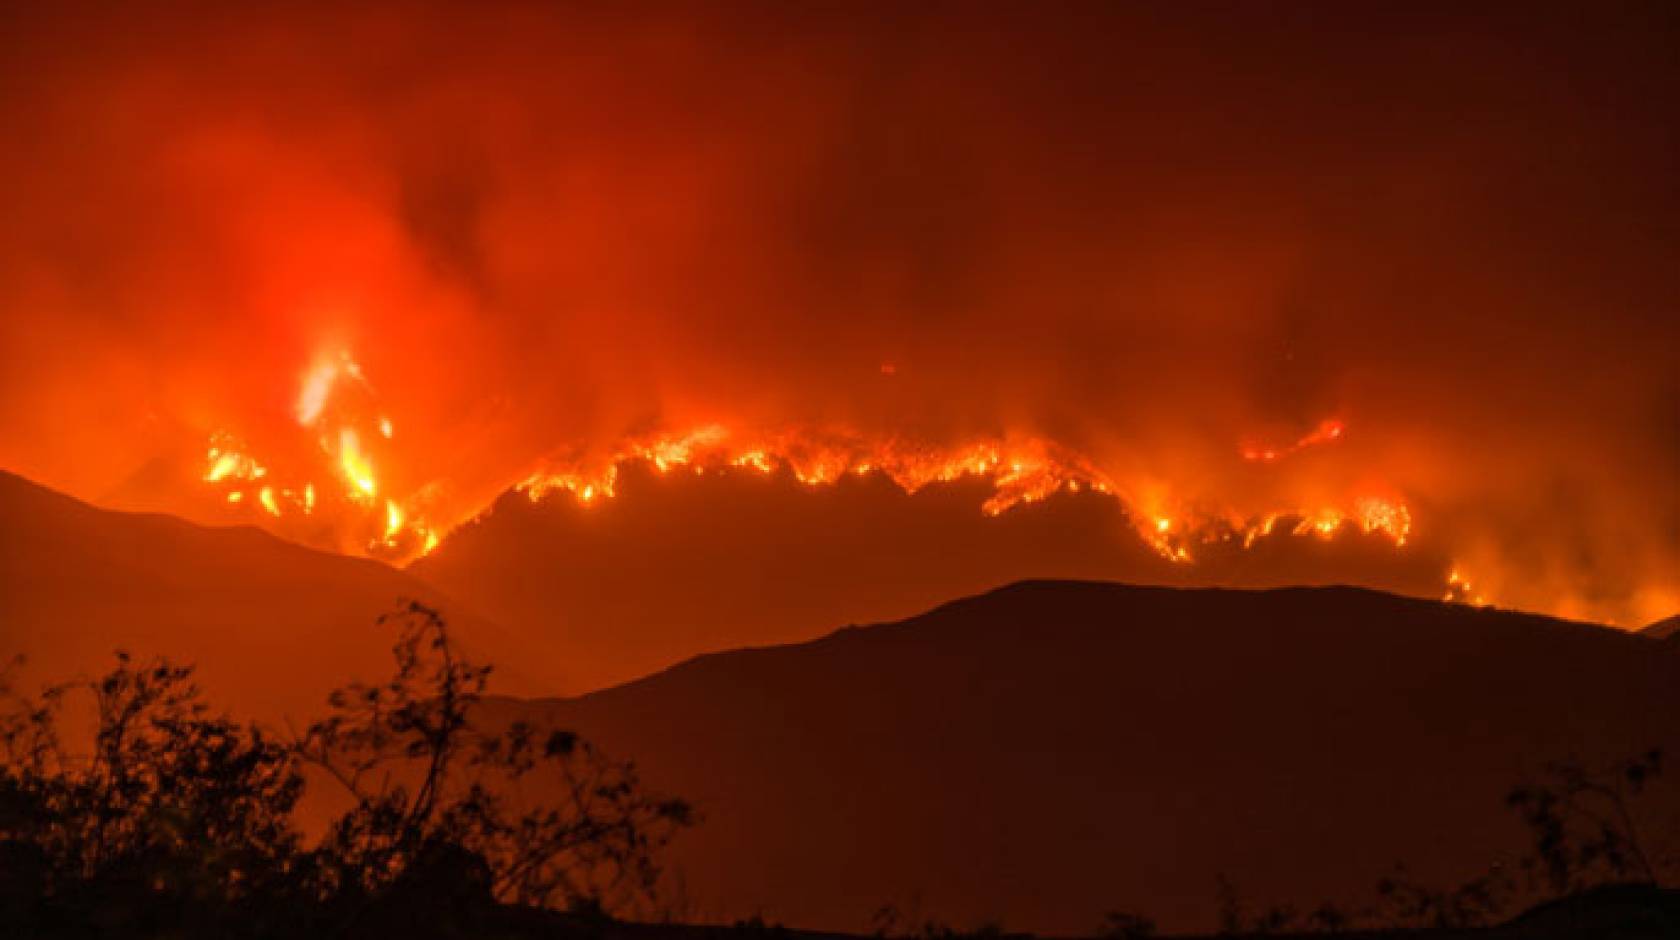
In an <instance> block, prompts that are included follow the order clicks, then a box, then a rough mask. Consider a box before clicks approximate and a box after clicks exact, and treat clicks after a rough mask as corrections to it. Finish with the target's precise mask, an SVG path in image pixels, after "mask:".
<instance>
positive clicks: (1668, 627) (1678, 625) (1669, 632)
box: [1639, 614, 1680, 640]
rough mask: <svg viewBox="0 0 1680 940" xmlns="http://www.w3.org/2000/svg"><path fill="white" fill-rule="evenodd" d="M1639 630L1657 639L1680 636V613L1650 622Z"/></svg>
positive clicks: (1670, 638)
mask: <svg viewBox="0 0 1680 940" xmlns="http://www.w3.org/2000/svg"><path fill="white" fill-rule="evenodd" d="M1639 632H1640V633H1642V634H1644V635H1645V636H1648V637H1651V638H1652V639H1656V640H1672V639H1674V638H1675V637H1680V614H1675V615H1674V616H1672V617H1669V618H1666V619H1664V620H1659V621H1657V622H1656V623H1653V624H1649V625H1647V626H1646V627H1645V628H1644V629H1643V630H1640V631H1639Z"/></svg>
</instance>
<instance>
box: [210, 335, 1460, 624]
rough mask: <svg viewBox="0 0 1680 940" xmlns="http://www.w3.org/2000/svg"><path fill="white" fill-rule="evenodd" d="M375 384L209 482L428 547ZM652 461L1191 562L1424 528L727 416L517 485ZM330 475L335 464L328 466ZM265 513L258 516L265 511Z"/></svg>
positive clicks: (1062, 461)
mask: <svg viewBox="0 0 1680 940" xmlns="http://www.w3.org/2000/svg"><path fill="white" fill-rule="evenodd" d="M374 398H375V396H374V394H373V387H372V385H371V384H370V383H369V381H368V379H367V378H366V376H365V375H364V373H363V371H362V369H361V367H360V365H358V364H357V363H356V362H355V360H354V359H352V358H351V357H350V356H349V355H348V354H345V353H339V354H337V355H335V356H332V357H328V358H325V359H323V360H322V361H321V362H320V363H318V364H317V365H316V366H314V367H313V368H311V369H310V370H308V371H307V372H306V373H304V375H303V378H302V381H301V386H300V388H299V390H298V394H297V399H296V402H295V406H294V414H295V417H296V419H297V423H298V426H299V427H300V428H301V429H302V431H303V432H305V433H308V434H311V435H313V440H314V443H315V445H316V446H315V450H316V453H317V457H318V458H319V459H318V461H317V462H316V466H315V468H314V471H313V472H312V473H311V474H308V475H304V476H302V477H298V476H290V475H285V474H279V473H277V472H274V471H271V470H270V468H269V466H268V465H266V464H265V463H263V462H260V461H259V460H257V459H256V458H255V457H253V456H252V455H251V454H250V453H249V452H248V449H247V448H246V447H245V446H244V444H243V443H242V442H241V441H240V440H239V439H238V438H236V437H234V436H232V435H230V434H227V433H225V432H219V433H217V434H215V435H213V436H212V438H211V442H210V445H209V449H208V451H207V453H206V464H205V470H204V473H203V479H204V481H205V482H206V483H208V484H211V485H213V486H216V487H218V488H220V490H221V492H222V493H223V496H224V501H225V503H227V504H229V505H231V506H235V507H240V506H251V507H252V510H251V511H254V512H258V513H262V514H266V515H267V516H268V517H269V518H270V519H271V520H272V524H273V525H277V526H278V527H280V528H281V529H282V534H285V533H284V527H285V525H287V524H290V523H293V522H295V521H297V520H299V519H302V518H310V517H320V516H322V515H328V516H331V517H332V524H333V525H334V526H336V527H337V528H339V529H340V530H343V531H348V532H350V533H352V535H351V537H350V538H349V539H348V540H344V541H341V545H340V547H341V549H342V550H346V551H350V552H355V553H359V554H366V555H372V556H377V557H383V558H387V559H391V560H398V561H401V560H407V559H411V558H413V557H416V556H418V555H421V554H424V553H426V552H430V551H431V550H433V549H434V548H436V547H437V545H438V544H439V543H440V542H441V540H442V538H443V536H444V535H445V534H447V532H448V529H449V528H450V527H452V525H454V524H457V523H459V522H462V521H465V520H463V519H455V520H449V521H448V522H447V523H442V524H440V523H439V522H438V521H436V520H432V519H430V518H428V516H427V513H426V509H427V506H426V502H427V500H426V499H425V498H424V496H425V490H424V489H422V490H421V491H420V492H418V493H411V494H406V495H404V494H398V493H392V492H388V491H387V490H386V487H385V486H384V485H383V484H382V481H381V478H380V474H379V458H378V457H377V455H376V453H375V448H374V446H373V445H375V444H377V443H381V442H385V441H390V440H391V439H392V437H393V436H394V434H395V426H394V424H393V422H392V421H391V419H390V418H389V417H387V416H385V415H383V414H380V413H378V411H377V409H376V407H375V402H374ZM1345 430H1346V428H1345V425H1344V424H1343V423H1342V422H1341V421H1339V420H1326V421H1323V422H1321V423H1320V424H1319V425H1318V426H1317V427H1316V428H1315V429H1314V430H1313V431H1312V432H1311V433H1309V434H1307V435H1305V436H1303V437H1301V438H1299V439H1297V440H1296V441H1295V442H1294V443H1293V444H1291V445H1289V446H1287V447H1281V448H1269V449H1268V448H1259V449H1255V448H1245V449H1243V451H1242V456H1243V457H1244V458H1245V459H1248V460H1257V461H1262V462H1270V461H1274V460H1277V459H1279V458H1280V457H1282V456H1287V455H1288V454H1292V453H1295V452H1297V451H1300V450H1302V449H1304V448H1308V447H1314V446H1318V445H1322V444H1327V443H1330V442H1333V441H1337V440H1340V439H1341V438H1342V436H1343V434H1344V433H1345ZM634 465H642V466H645V467H647V468H650V469H651V470H653V471H654V472H655V473H656V474H659V475H668V474H676V473H692V474H707V473H750V474H755V475H761V476H771V475H776V474H786V475H787V476H788V477H790V478H791V479H793V480H796V481H797V482H799V483H800V484H802V485H805V486H809V487H820V486H827V485H831V484H834V483H836V482H837V481H839V480H841V479H843V478H845V477H848V476H879V477H881V478H884V479H886V480H888V481H890V482H891V483H892V484H893V485H895V486H897V487H898V488H899V489H901V490H902V491H904V492H905V493H910V494H914V493H916V492H918V491H920V490H922V489H924V488H926V487H928V486H930V485H933V484H936V483H950V482H955V481H960V480H977V481H981V482H983V483H985V484H987V485H988V486H989V488H990V493H989V495H988V496H986V498H985V499H984V500H983V501H982V502H981V504H980V506H979V509H980V511H981V512H983V513H985V514H986V515H988V516H998V515H1001V514H1003V513H1006V512H1009V511H1010V510H1012V509H1015V508H1017V507H1020V506H1023V505H1027V504H1031V503H1035V502H1038V501H1041V500H1044V499H1046V498H1048V497H1050V496H1052V495H1054V494H1057V493H1064V492H1065V493H1070V494H1071V493H1083V492H1089V493H1094V494H1099V495H1102V496H1106V497H1109V498H1112V499H1115V500H1118V501H1119V502H1120V503H1121V504H1122V505H1123V506H1124V507H1125V509H1126V512H1127V515H1128V517H1129V518H1130V519H1131V520H1132V524H1133V528H1134V529H1135V530H1136V532H1137V534H1138V536H1139V537H1140V538H1141V539H1142V540H1143V542H1144V543H1145V544H1147V545H1148V546H1150V548H1151V549H1153V550H1154V551H1155V552H1156V553H1157V554H1158V555H1160V556H1161V557H1162V558H1165V559H1167V560H1169V561H1172V562H1174V563H1179V564H1190V563H1193V562H1194V561H1195V560H1196V559H1197V553H1198V550H1199V548H1200V547H1202V546H1206V545H1210V544H1213V543H1216V542H1218V543H1228V542H1235V543H1237V544H1240V545H1241V546H1242V547H1243V548H1245V549H1246V548H1249V547H1252V546H1253V545H1254V544H1255V543H1256V542H1257V541H1259V540H1260V539H1263V538H1266V537H1268V536H1271V535H1273V534H1275V533H1283V534H1287V535H1290V536H1296V537H1312V538H1319V539H1324V540H1330V539H1334V538H1336V537H1338V536H1339V535H1340V534H1342V533H1343V532H1356V533H1361V534H1364V535H1368V536H1377V537H1380V538H1383V539H1385V540H1386V541H1388V542H1389V543H1391V544H1392V545H1393V546H1394V547H1395V548H1400V547H1403V546H1405V545H1406V544H1407V543H1408V540H1409V538H1410V537H1411V534H1412V527H1413V519H1412V512H1411V510H1410V509H1409V508H1408V507H1407V505H1406V504H1405V503H1404V502H1403V501H1401V500H1399V499H1396V498H1393V497H1391V496H1379V495H1364V496H1359V497H1356V498H1354V499H1352V500H1351V501H1350V502H1348V503H1347V504H1345V505H1320V506H1312V507H1307V508H1301V507H1286V508H1279V509H1277V510H1275V511H1271V512H1267V513H1262V514H1258V515H1252V516H1249V515H1242V514H1239V513H1236V512H1234V511H1210V510H1208V509H1207V508H1206V507H1204V506H1200V505H1189V504H1185V505H1179V504H1175V503H1174V502H1172V501H1171V500H1169V499H1166V498H1164V497H1162V496H1161V495H1160V493H1158V492H1156V491H1154V490H1151V491H1149V494H1148V496H1147V497H1145V496H1143V495H1140V494H1139V493H1136V492H1130V491H1128V490H1127V489H1126V488H1125V487H1123V486H1122V485H1121V484H1120V483H1119V482H1117V481H1116V480H1115V479H1114V478H1112V477H1111V476H1110V475H1109V474H1107V473H1105V472H1104V471H1103V469H1102V468H1101V467H1099V466H1098V465H1097V464H1096V463H1095V462H1094V461H1092V460H1091V459H1089V458H1087V457H1085V456H1083V455H1080V454H1077V453H1074V452H1072V451H1070V450H1068V449H1067V448H1063V447H1059V446H1057V445H1055V444H1052V443H1050V442H1048V441H1046V440H1043V439H1041V438H1036V437H1020V438H988V439H980V440H974V441H970V442H967V443H962V444H958V445H954V446H951V445H934V444H930V443H926V442H920V441H914V440H909V439H905V438H899V437H893V438H884V439H877V438H870V437H867V436H864V435H860V434H856V433H851V432H846V431H834V430H829V431H812V430H809V429H800V430H796V431H786V432H779V433H759V434H753V433H748V432H743V431H739V430H735V429H731V428H727V427H725V426H723V425H720V424H708V425H703V426H700V427H695V428H692V429H690V430H686V431H681V432H676V433H666V434H655V435H649V436H646V437H641V438H636V439H632V440H629V441H627V442H625V443H624V444H623V445H621V446H619V447H617V448H613V449H611V450H608V451H606V452H604V453H602V454H600V455H597V456H594V457H593V458H579V457H572V458H568V459H555V460H550V461H549V462H547V464H546V465H545V466H543V467H542V468H541V469H540V470H538V471H536V472H534V473H531V474H529V475H528V476H526V477H525V478H524V479H523V480H521V481H520V482H518V483H517V484H516V487H517V489H518V490H519V491H521V492H523V493H524V494H525V495H526V496H527V497H528V498H530V499H531V500H532V501H534V502H535V501H542V500H545V499H550V498H554V497H556V496H561V495H566V496H569V497H570V498H572V499H573V500H575V501H576V502H577V503H578V504H579V505H583V506H588V505H591V504H594V503H597V502H599V501H602V500H608V499H613V498H615V497H616V496H617V495H618V485H619V482H620V478H621V475H622V474H623V473H624V471H625V469H626V468H628V467H631V466H634ZM322 471H325V472H322ZM258 518H260V516H259V517H258ZM1446 597H1447V599H1448V600H1452V601H1463V602H1467V603H1476V604H1482V603H1485V600H1484V598H1483V597H1482V596H1481V595H1479V594H1476V593H1475V592H1473V591H1472V590H1471V589H1470V586H1469V582H1468V580H1467V579H1466V578H1465V577H1464V575H1463V574H1462V572H1460V571H1458V570H1456V569H1455V570H1454V571H1453V572H1452V574H1451V577H1450V578H1449V579H1448V585H1447V594H1446Z"/></svg>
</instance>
